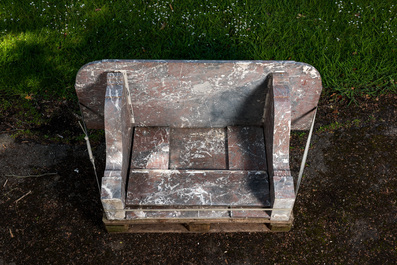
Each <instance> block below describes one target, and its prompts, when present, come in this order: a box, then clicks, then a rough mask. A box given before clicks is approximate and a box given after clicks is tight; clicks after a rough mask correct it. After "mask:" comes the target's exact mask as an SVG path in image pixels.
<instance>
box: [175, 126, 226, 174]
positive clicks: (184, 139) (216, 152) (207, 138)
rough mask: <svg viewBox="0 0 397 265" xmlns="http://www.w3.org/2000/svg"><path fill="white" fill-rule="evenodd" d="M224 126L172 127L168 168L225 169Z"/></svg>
mask: <svg viewBox="0 0 397 265" xmlns="http://www.w3.org/2000/svg"><path fill="white" fill-rule="evenodd" d="M225 138H226V134H225V129H224V128H172V129H171V144H170V169H227V165H226V155H227V154H226V141H225Z"/></svg>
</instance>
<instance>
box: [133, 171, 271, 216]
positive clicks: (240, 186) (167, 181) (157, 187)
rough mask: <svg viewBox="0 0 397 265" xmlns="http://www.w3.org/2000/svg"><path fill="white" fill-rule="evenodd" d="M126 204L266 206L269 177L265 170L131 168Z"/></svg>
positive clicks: (267, 203) (138, 205)
mask: <svg viewBox="0 0 397 265" xmlns="http://www.w3.org/2000/svg"><path fill="white" fill-rule="evenodd" d="M126 205H127V206H130V207H140V206H146V207H150V206H154V207H166V208H167V207H168V208H172V207H176V206H181V207H191V206H233V207H269V206H270V197H269V183H268V176H267V173H266V172H264V171H229V170H208V171H206V170H202V171H198V170H196V171H193V170H146V171H141V172H137V171H131V173H130V178H129V183H128V190H127V199H126ZM142 217H144V216H142Z"/></svg>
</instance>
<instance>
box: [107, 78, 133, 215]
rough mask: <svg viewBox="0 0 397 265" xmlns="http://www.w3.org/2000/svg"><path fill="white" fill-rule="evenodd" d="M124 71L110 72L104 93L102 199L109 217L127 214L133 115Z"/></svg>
mask: <svg viewBox="0 0 397 265" xmlns="http://www.w3.org/2000/svg"><path fill="white" fill-rule="evenodd" d="M124 75H125V73H108V74H107V87H106V95H105V106H104V115H105V137H106V168H105V173H104V176H103V178H102V188H101V201H102V204H103V207H104V209H105V210H106V216H107V218H108V219H109V220H113V219H124V218H125V212H124V208H125V196H126V194H125V187H126V182H127V174H128V165H129V163H130V150H131V144H132V132H133V124H132V121H133V117H132V109H131V103H130V99H129V97H130V95H129V91H128V87H126V85H125V82H124V80H125V76H124Z"/></svg>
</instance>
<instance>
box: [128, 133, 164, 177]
mask: <svg viewBox="0 0 397 265" xmlns="http://www.w3.org/2000/svg"><path fill="white" fill-rule="evenodd" d="M169 132H170V130H169V128H167V127H135V131H134V141H133V147H132V154H131V168H133V169H136V168H140V169H142V168H149V169H168V165H169Z"/></svg>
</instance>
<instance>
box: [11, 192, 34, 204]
mask: <svg viewBox="0 0 397 265" xmlns="http://www.w3.org/2000/svg"><path fill="white" fill-rule="evenodd" d="M30 193H32V191H31V190H30V191H29V192H28V193H26V194H25V195H23V196H21V197H20V198H19V199H18V200H16V201H15V202H14V203H17V202H19V201H20V200H22V199H23V198H25V197H26V196H28V195H29V194H30Z"/></svg>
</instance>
